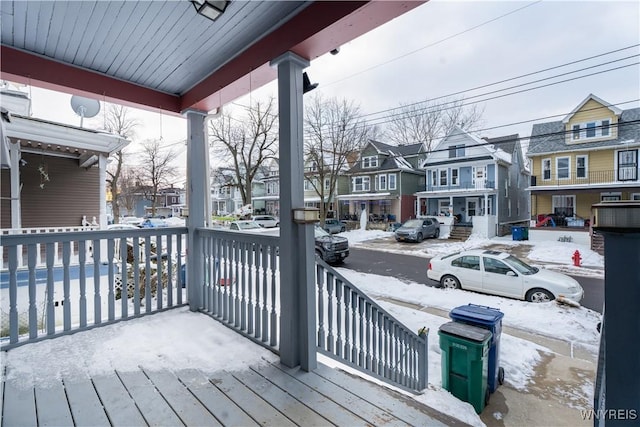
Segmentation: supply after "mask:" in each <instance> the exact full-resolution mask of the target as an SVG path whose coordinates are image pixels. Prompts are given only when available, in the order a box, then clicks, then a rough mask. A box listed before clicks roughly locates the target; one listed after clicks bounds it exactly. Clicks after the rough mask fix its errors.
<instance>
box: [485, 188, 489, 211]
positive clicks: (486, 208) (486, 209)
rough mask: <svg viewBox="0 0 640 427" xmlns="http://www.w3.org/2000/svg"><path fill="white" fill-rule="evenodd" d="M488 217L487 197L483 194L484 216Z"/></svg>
mask: <svg viewBox="0 0 640 427" xmlns="http://www.w3.org/2000/svg"><path fill="white" fill-rule="evenodd" d="M487 215H489V195H488V194H487V193H484V216H487Z"/></svg>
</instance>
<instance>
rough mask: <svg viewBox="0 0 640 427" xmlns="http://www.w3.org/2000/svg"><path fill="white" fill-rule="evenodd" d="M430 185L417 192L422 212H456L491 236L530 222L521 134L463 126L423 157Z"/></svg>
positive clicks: (460, 220) (458, 220)
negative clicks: (485, 133)
mask: <svg viewBox="0 0 640 427" xmlns="http://www.w3.org/2000/svg"><path fill="white" fill-rule="evenodd" d="M422 168H423V169H424V172H425V189H424V190H423V191H420V192H418V193H416V197H417V200H418V207H419V212H420V215H421V216H426V215H438V216H443V217H451V218H455V220H454V221H453V222H454V223H455V224H456V225H460V226H467V227H473V230H472V232H473V233H477V234H481V235H485V236H488V237H492V236H495V235H496V234H498V235H504V234H507V233H509V232H510V230H511V226H512V225H514V224H527V223H528V220H529V215H530V214H529V197H528V193H527V192H526V188H527V187H528V182H529V176H530V174H529V170H528V168H527V166H526V163H525V162H524V157H523V155H522V148H521V145H520V139H519V137H518V135H517V134H515V135H508V136H503V137H498V138H479V137H477V136H475V135H473V134H471V133H469V132H466V131H464V130H462V129H461V128H459V127H456V128H454V129H453V130H452V131H451V132H450V133H449V135H447V136H446V137H445V138H443V139H442V140H441V141H440V143H439V144H438V145H437V146H436V147H435V148H434V149H433V151H432V152H431V153H429V155H428V157H427V158H426V160H425V161H424V162H423V163H422Z"/></svg>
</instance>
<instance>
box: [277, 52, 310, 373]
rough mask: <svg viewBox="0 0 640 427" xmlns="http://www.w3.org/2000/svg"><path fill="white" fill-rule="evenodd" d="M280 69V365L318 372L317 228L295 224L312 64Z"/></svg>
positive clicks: (296, 61)
mask: <svg viewBox="0 0 640 427" xmlns="http://www.w3.org/2000/svg"><path fill="white" fill-rule="evenodd" d="M271 65H274V66H277V67H278V114H279V117H280V146H279V149H280V259H281V260H286V262H282V263H281V264H280V287H281V292H280V361H281V362H282V363H283V364H284V365H285V366H289V367H295V366H298V365H300V367H301V369H303V370H305V371H310V370H313V369H315V368H316V367H317V357H316V341H315V325H316V305H315V280H314V274H313V273H314V266H315V254H314V249H313V248H314V243H313V241H314V237H313V224H297V223H294V222H293V211H292V209H294V208H304V191H303V182H304V167H303V166H304V163H303V154H304V153H303V147H304V146H303V136H302V128H303V127H302V117H303V110H302V70H303V68H305V67H307V66H308V65H309V61H307V60H306V59H304V58H301V57H299V56H297V55H295V54H293V53H291V52H287V53H285V54H283V55H281V56H279V57H278V58H276V59H274V60H273V61H271Z"/></svg>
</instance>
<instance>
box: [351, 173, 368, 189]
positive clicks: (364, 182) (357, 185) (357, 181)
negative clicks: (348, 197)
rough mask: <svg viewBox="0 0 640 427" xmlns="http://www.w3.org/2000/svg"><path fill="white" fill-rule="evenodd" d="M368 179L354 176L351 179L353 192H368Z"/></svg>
mask: <svg viewBox="0 0 640 427" xmlns="http://www.w3.org/2000/svg"><path fill="white" fill-rule="evenodd" d="M369 189H370V179H369V177H368V176H356V177H355V178H353V191H354V192H355V191H369Z"/></svg>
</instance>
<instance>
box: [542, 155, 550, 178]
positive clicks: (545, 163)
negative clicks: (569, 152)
mask: <svg viewBox="0 0 640 427" xmlns="http://www.w3.org/2000/svg"><path fill="white" fill-rule="evenodd" d="M542 179H544V180H549V179H551V159H542Z"/></svg>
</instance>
